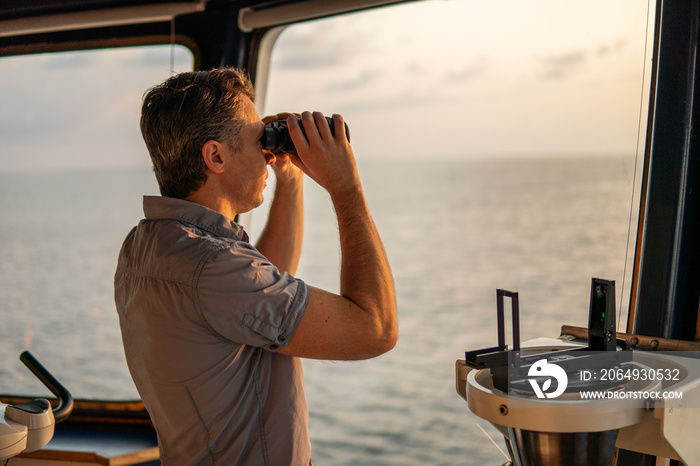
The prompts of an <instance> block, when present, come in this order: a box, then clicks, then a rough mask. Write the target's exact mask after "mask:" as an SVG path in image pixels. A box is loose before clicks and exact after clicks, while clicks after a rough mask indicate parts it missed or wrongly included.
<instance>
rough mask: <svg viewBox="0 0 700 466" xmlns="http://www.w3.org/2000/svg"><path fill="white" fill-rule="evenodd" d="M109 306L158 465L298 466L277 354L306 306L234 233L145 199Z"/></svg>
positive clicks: (296, 429)
mask: <svg viewBox="0 0 700 466" xmlns="http://www.w3.org/2000/svg"><path fill="white" fill-rule="evenodd" d="M144 213H145V216H146V218H145V219H144V220H142V221H141V222H140V223H139V224H138V226H136V227H135V228H134V229H133V230H132V231H131V232H130V233H129V235H128V236H127V238H126V240H125V241H124V244H123V246H122V250H121V252H120V254H119V262H118V265H117V271H116V274H115V278H114V289H115V291H114V294H115V302H116V307H117V311H118V313H119V322H120V326H121V331H122V340H123V343H124V351H125V353H126V360H127V364H128V366H129V371H130V372H131V376H132V378H133V379H134V383H135V384H136V388H137V389H138V392H139V395H140V396H141V398H142V399H143V402H144V404H145V406H146V409H147V410H148V412H149V414H150V416H151V418H152V420H153V424H154V427H155V429H156V432H157V433H158V443H159V447H160V455H161V461H162V462H163V464H166V465H209V464H217V465H273V466H277V465H287V464H289V465H292V464H293V465H308V464H310V457H311V445H310V442H309V437H308V411H307V407H306V399H305V396H304V381H303V373H302V368H301V362H300V361H299V359H298V358H293V357H289V356H285V355H283V354H279V353H277V352H276V351H277V350H279V348H281V347H283V346H284V345H285V344H286V343H287V342H288V341H289V338H290V337H291V336H292V334H293V333H294V330H295V329H296V327H297V325H298V324H299V321H300V320H301V318H302V316H303V314H304V310H305V309H306V304H307V302H308V299H309V288H308V286H307V285H306V284H305V283H304V282H302V281H301V280H298V279H295V278H294V277H292V276H290V275H289V274H287V273H280V272H279V271H278V270H277V268H276V267H275V266H273V265H272V264H271V263H270V262H269V261H268V260H267V259H266V258H265V257H264V256H263V255H262V254H260V253H259V252H258V251H257V250H256V249H255V248H254V247H253V246H252V245H251V244H250V243H249V242H248V235H247V234H246V233H245V231H244V230H243V228H242V227H240V226H239V225H238V224H236V223H235V222H233V221H231V220H229V219H228V218H226V217H224V216H223V215H221V214H219V213H217V212H214V211H212V210H209V209H207V208H205V207H202V206H200V205H198V204H195V203H191V202H188V201H185V200H180V199H172V198H166V197H148V196H147V197H144Z"/></svg>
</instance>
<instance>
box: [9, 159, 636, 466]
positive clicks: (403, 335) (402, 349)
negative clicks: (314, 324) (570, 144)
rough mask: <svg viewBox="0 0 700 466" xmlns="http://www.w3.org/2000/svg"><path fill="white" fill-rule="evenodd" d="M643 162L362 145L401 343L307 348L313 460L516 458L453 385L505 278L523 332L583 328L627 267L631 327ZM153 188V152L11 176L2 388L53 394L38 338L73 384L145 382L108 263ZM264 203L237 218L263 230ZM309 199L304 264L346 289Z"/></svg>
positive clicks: (324, 199)
mask: <svg viewBox="0 0 700 466" xmlns="http://www.w3.org/2000/svg"><path fill="white" fill-rule="evenodd" d="M634 160H635V157H634V155H629V156H600V155H598V156H594V157H575V156H566V157H564V156H562V157H554V156H526V157H525V156H523V157H468V158H456V157H453V158H448V157H444V158H440V157H437V158H435V157H432V158H429V159H418V158H416V159H402V158H390V157H389V158H372V157H368V158H364V159H358V166H359V169H360V173H361V176H362V179H363V186H364V190H365V193H366V197H367V200H368V204H369V206H370V210H371V213H372V216H373V218H374V220H375V223H376V224H377V227H378V230H379V232H380V235H381V237H382V240H383V243H384V246H385V248H386V251H387V254H388V256H389V261H390V264H391V267H392V270H393V274H394V280H395V285H396V291H397V299H398V312H399V341H398V344H397V346H396V348H395V349H393V350H392V351H391V352H389V353H387V354H385V355H383V356H380V357H378V358H376V359H372V360H369V361H358V362H330V361H311V360H308V361H304V363H303V364H304V372H305V381H306V394H307V401H308V404H309V411H310V434H311V439H312V447H313V461H314V464H315V465H333V466H338V465H377V466H383V465H386V466H389V465H397V466H398V465H402V466H406V465H426V464H430V465H479V466H483V465H501V464H503V463H504V462H505V461H506V460H507V458H506V456H505V455H504V454H503V451H505V446H504V443H503V439H502V437H501V436H500V434H499V433H498V431H496V429H495V428H493V427H492V426H491V425H490V424H489V423H488V422H486V421H484V420H482V419H480V418H478V417H476V416H475V415H473V414H471V413H470V411H469V408H468V406H467V403H466V402H465V401H464V400H463V399H462V398H461V397H460V396H459V395H458V394H457V392H456V389H455V370H454V366H455V361H456V360H458V359H463V358H464V352H465V351H467V350H475V349H480V348H485V347H490V346H495V344H496V338H497V334H496V290H497V289H506V290H509V291H517V292H518V293H519V303H520V333H521V339H522V340H528V339H532V338H537V337H540V336H546V337H557V336H559V332H560V328H561V325H563V324H568V325H576V326H581V327H586V326H587V322H588V306H589V296H590V286H591V279H592V278H593V277H598V278H605V279H611V280H615V282H616V293H617V298H616V302H617V303H618V311H617V312H618V316H619V318H618V326H619V327H623V326H624V325H625V323H626V309H627V306H628V301H629V279H630V275H631V266H630V265H629V264H630V263H631V256H632V255H633V248H634V246H633V245H632V246H628V243H629V240H628V238H629V236H630V231H631V237H632V238H634V237H635V234H636V221H637V218H636V214H635V215H630V211H634V212H636V210H637V206H636V204H638V202H639V201H638V196H635V194H634V190H635V185H636V183H635V182H634V178H635V163H634ZM271 179H272V177H271ZM144 194H157V187H156V184H155V181H154V177H153V174H152V172H151V170H150V169H149V168H134V169H120V170H109V171H107V170H102V171H81V172H67V171H63V172H58V171H56V172H44V173H39V172H32V173H4V174H0V200H1V201H2V202H0V322H1V323H2V324H1V325H0V361H1V362H0V393H4V394H21V395H31V396H47V395H48V391H47V390H46V389H45V388H44V387H43V386H42V385H41V383H40V382H38V381H37V380H36V379H35V378H34V377H33V376H32V375H31V373H29V371H28V370H27V369H26V368H25V367H24V366H23V365H22V364H21V363H20V362H19V360H18V356H19V354H20V353H21V352H22V351H23V350H25V349H30V350H31V351H32V352H33V354H34V355H35V356H36V357H37V358H38V359H39V360H40V361H41V362H42V363H43V364H44V365H45V366H46V367H47V368H48V369H49V370H50V371H52V372H53V373H54V374H55V375H56V377H57V378H58V379H59V380H61V381H62V382H63V384H64V385H66V386H67V387H68V389H69V390H71V392H72V393H73V395H74V396H75V397H77V398H87V399H100V398H101V399H112V400H123V399H135V398H137V397H138V394H137V392H136V390H135V388H134V386H133V384H132V382H131V379H130V377H129V374H128V371H127V369H126V364H125V360H124V355H123V351H122V345H121V339H120V333H119V326H118V319H117V315H116V312H115V309H114V301H113V288H112V278H113V274H114V269H115V265H116V258H117V254H118V251H119V248H120V245H121V242H122V240H123V238H124V237H125V236H126V234H127V233H128V231H129V230H130V229H131V228H132V226H133V225H135V224H136V223H137V222H138V221H139V219H140V218H141V217H142V211H141V197H142V195H144ZM265 195H266V198H267V199H268V201H269V198H270V197H272V188H268V191H266V193H265ZM268 201H266V204H264V205H263V206H262V207H261V208H260V209H259V210H260V212H253V213H252V215H250V216H247V215H246V216H244V217H243V218H242V219H241V222H244V223H245V224H246V225H247V229H248V230H249V232H250V235H251V237H252V238H253V240H254V238H255V237H256V236H257V235H258V234H259V232H260V231H261V229H262V226H263V225H264V222H265V218H266V215H267V214H266V212H265V209H266V207H267V205H268V204H269V202H268ZM305 207H306V210H305V215H306V219H305V240H304V251H303V253H302V259H301V263H300V266H299V270H298V272H297V276H299V277H300V278H302V279H304V280H305V281H306V282H307V283H309V284H311V285H314V286H317V287H321V288H325V289H328V290H330V291H335V292H337V291H338V289H339V268H340V255H339V249H338V231H337V225H336V222H335V217H334V214H333V208H332V205H331V203H330V199H329V197H328V195H327V193H325V192H324V191H323V190H322V189H320V188H318V187H317V186H315V185H314V183H313V182H312V181H309V180H307V182H306V184H305ZM630 224H631V225H632V229H631V230H630ZM507 339H508V341H511V339H512V332H509V334H508V337H507Z"/></svg>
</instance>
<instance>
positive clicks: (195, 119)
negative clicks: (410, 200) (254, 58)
mask: <svg viewBox="0 0 700 466" xmlns="http://www.w3.org/2000/svg"><path fill="white" fill-rule="evenodd" d="M253 97H254V95H253V89H252V86H251V84H250V82H249V81H248V79H247V78H246V77H245V75H243V74H241V73H240V72H238V71H236V70H234V69H219V70H212V71H202V72H193V73H183V74H180V75H177V76H173V77H171V78H170V79H168V80H166V81H165V82H164V83H162V84H161V85H159V86H156V87H154V88H152V89H151V90H149V91H148V92H147V94H146V95H145V97H144V102H143V108H142V115H141V131H142V134H143V137H144V140H145V142H146V146H147V147H148V151H149V154H150V156H151V159H152V161H153V167H154V171H155V174H156V178H157V179H158V184H159V188H160V191H161V194H162V197H145V198H144V213H145V219H144V220H142V221H141V222H140V223H139V224H138V226H136V227H135V228H134V229H133V230H132V231H131V232H130V233H129V235H128V236H127V238H126V240H125V241H124V244H123V246H122V250H121V252H120V255H119V262H118V266H117V271H116V274H115V301H116V306H117V311H118V313H119V318H120V326H121V330H122V338H123V342H124V350H125V353H126V358H127V363H128V365H129V370H130V372H131V375H132V377H133V379H134V382H135V384H136V387H137V389H138V391H139V394H140V395H141V397H142V399H143V401H144V404H145V406H146V408H147V410H148V412H149V414H150V415H151V418H152V419H153V424H154V426H155V428H156V431H157V433H158V442H159V447H160V455H161V461H162V462H163V464H175V465H180V464H192V465H195V464H197V465H199V464H221V465H263V464H264V465H275V466H276V465H282V464H294V465H297V464H303V465H308V464H310V457H311V447H310V443H309V439H308V432H307V426H308V412H307V407H306V400H305V397H304V384H303V374H302V369H301V363H300V361H299V359H298V358H299V357H306V358H315V359H334V360H340V359H345V360H353V359H365V358H371V357H374V356H377V355H379V354H382V353H384V352H386V351H389V350H390V349H391V348H392V347H393V346H394V345H395V344H396V339H397V321H396V304H395V295H394V286H393V279H392V276H391V271H390V269H389V265H388V262H387V258H386V255H385V253H384V250H383V247H382V244H381V240H380V238H379V235H378V233H377V230H376V228H375V226H374V223H373V221H372V219H371V217H370V214H369V210H368V208H367V205H366V202H365V199H364V195H363V191H362V186H361V183H360V178H359V175H358V172H357V168H356V165H355V161H354V156H353V153H352V149H351V147H350V145H349V143H348V140H347V138H346V136H345V132H344V131H343V130H342V128H343V120H342V117H340V116H338V115H334V116H333V120H334V124H335V136H333V135H332V134H331V131H330V128H329V126H328V125H327V124H326V122H325V119H324V118H323V115H321V114H320V113H317V112H315V113H313V114H311V113H309V112H304V113H303V114H302V116H301V122H302V124H303V127H304V130H305V133H306V137H307V138H308V139H305V137H304V135H303V134H302V131H301V128H300V125H299V123H297V119H296V118H295V117H289V118H288V120H287V124H288V126H289V132H290V135H291V137H292V140H293V142H294V144H295V147H296V149H297V155H288V154H283V155H280V156H277V157H275V156H273V155H272V154H271V153H269V152H266V151H263V150H262V148H261V143H260V137H261V135H262V133H263V128H264V122H265V123H266V122H269V121H273V120H275V119H277V118H279V117H286V116H287V114H283V115H280V116H273V117H267V118H266V119H265V120H263V121H261V120H260V119H259V117H258V115H257V112H256V110H255V107H254V105H253V102H252V100H253ZM268 164H272V167H273V171H274V172H275V174H276V178H277V186H276V188H275V196H274V200H273V202H272V205H271V208H270V216H269V219H268V222H267V225H266V227H265V229H264V231H263V233H262V234H261V237H260V239H259V241H258V243H257V248H255V247H253V246H252V245H250V244H249V243H248V237H247V235H246V233H245V231H244V230H243V228H241V227H240V226H239V225H237V224H236V223H235V222H234V219H235V217H236V215H237V214H240V213H243V212H247V211H249V210H251V209H253V208H255V207H257V206H259V205H260V203H261V202H262V199H263V197H262V193H263V189H264V187H265V185H266V178H267V165H268ZM303 174H306V175H307V176H309V177H310V178H311V179H313V180H314V181H316V182H317V183H319V184H320V185H321V186H322V187H323V188H325V189H326V190H327V191H328V193H329V194H330V197H331V200H332V202H333V205H334V207H335V210H336V214H337V217H338V228H339V232H340V246H341V254H342V265H341V287H340V294H339V295H336V294H333V293H329V292H326V291H323V290H321V289H318V288H314V287H311V286H308V285H307V284H305V283H304V282H302V281H301V280H299V279H296V278H294V277H293V274H294V273H295V271H296V266H297V263H298V260H299V254H300V251H301V238H302V232H303V226H302V222H303V195H302V181H303Z"/></svg>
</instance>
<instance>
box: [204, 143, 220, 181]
mask: <svg viewBox="0 0 700 466" xmlns="http://www.w3.org/2000/svg"><path fill="white" fill-rule="evenodd" d="M222 149H223V147H222V146H221V143H220V142H218V141H214V140H210V141H207V142H205V143H204V145H203V146H202V158H203V159H204V164H205V165H206V166H207V168H208V169H209V170H210V171H212V172H213V173H222V172H223V171H224V159H223V152H222Z"/></svg>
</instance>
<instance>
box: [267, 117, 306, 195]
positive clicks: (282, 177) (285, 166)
mask: <svg viewBox="0 0 700 466" xmlns="http://www.w3.org/2000/svg"><path fill="white" fill-rule="evenodd" d="M293 115H294V114H293V113H287V112H284V113H278V114H277V115H270V116H266V117H265V118H263V119H262V122H263V123H264V124H268V123H270V122H272V121H275V120H284V119H287V118H288V117H290V116H293ZM266 152H269V151H266ZM267 155H268V156H270V157H274V158H275V161H274V162H273V163H272V169H273V171H274V172H275V176H276V177H277V183H278V185H279V184H288V183H300V182H301V181H302V180H303V178H304V172H302V171H301V169H299V168H297V167H296V166H295V165H294V164H293V163H292V161H291V159H290V157H289V154H284V153H283V154H272V152H269V153H268V154H267Z"/></svg>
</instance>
